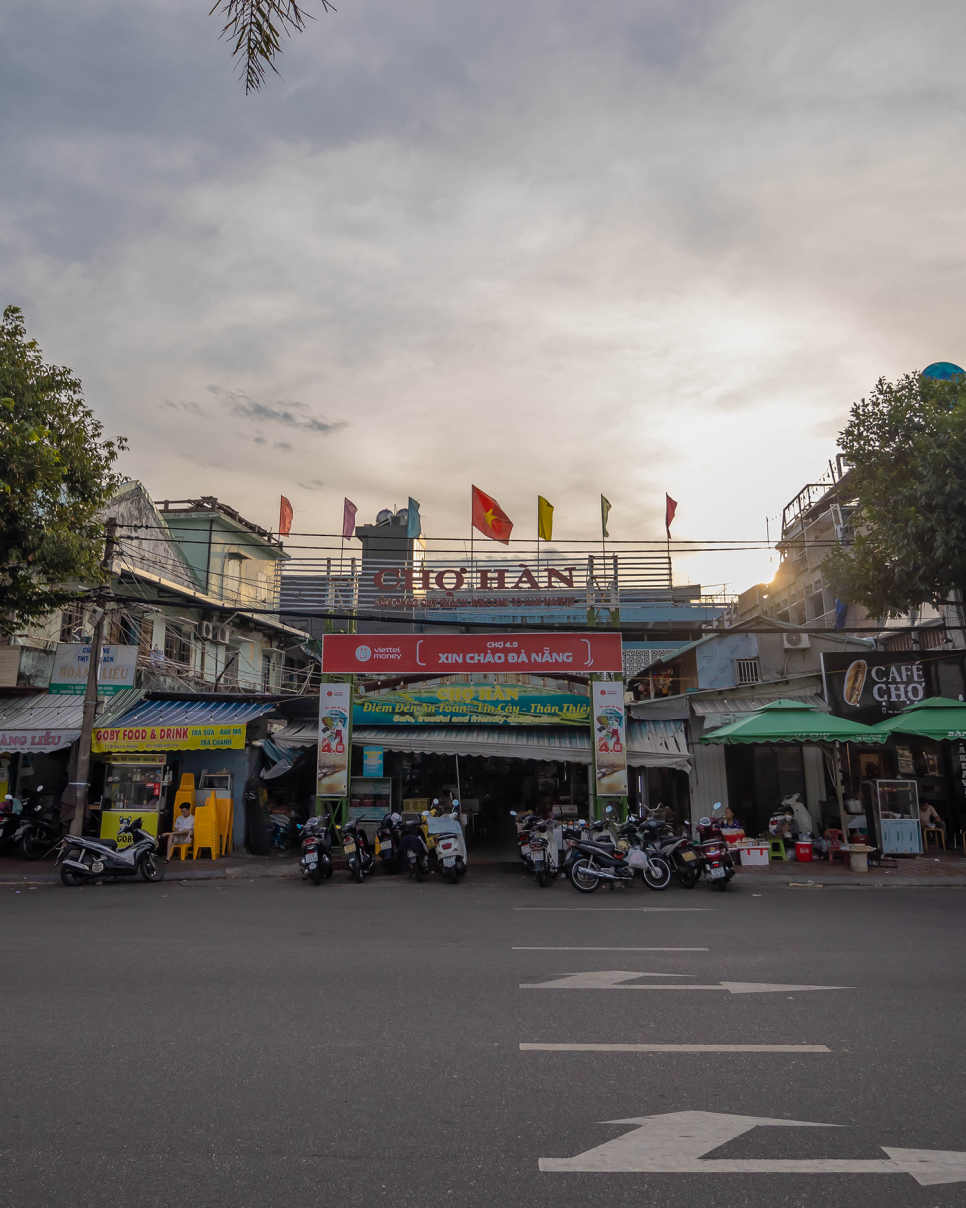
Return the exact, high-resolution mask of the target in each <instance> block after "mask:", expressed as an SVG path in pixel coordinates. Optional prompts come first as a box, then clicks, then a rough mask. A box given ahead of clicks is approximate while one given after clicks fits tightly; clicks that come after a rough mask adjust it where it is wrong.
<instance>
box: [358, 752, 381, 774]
mask: <svg viewBox="0 0 966 1208" xmlns="http://www.w3.org/2000/svg"><path fill="white" fill-rule="evenodd" d="M382 771H383V752H382V747H363V748H362V775H363V776H364V777H365V778H366V779H371V778H372V777H373V776H378V777H380V778H381V777H382Z"/></svg>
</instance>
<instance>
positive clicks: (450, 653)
mask: <svg viewBox="0 0 966 1208" xmlns="http://www.w3.org/2000/svg"><path fill="white" fill-rule="evenodd" d="M322 670H323V672H329V673H334V674H336V675H347V674H351V673H353V672H364V673H367V674H369V675H383V674H386V673H387V672H388V673H389V674H403V675H421V674H422V675H433V674H444V675H445V674H450V675H452V674H453V673H454V671H456V672H460V671H523V672H535V673H537V674H541V673H546V672H549V673H551V674H552V673H553V672H554V671H564V672H575V671H576V672H603V671H614V672H618V673H619V672H620V671H621V670H622V663H621V635H620V634H619V633H589V634H582V633H538V634H524V633H499V634H488V633H483V634H465V633H460V634H429V635H417V634H399V635H392V636H387V635H384V634H348V633H330V634H326V636H325V637H324V638H323V639H322Z"/></svg>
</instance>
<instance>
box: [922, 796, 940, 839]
mask: <svg viewBox="0 0 966 1208" xmlns="http://www.w3.org/2000/svg"><path fill="white" fill-rule="evenodd" d="M919 823H920V825H921V826H922V828H923V830H925V828H926V827H927V826H930V827H938V828H939V830H941V831H942V833H943V841H945V839H946V823H945V822H943V820H942V818H940V817H939V815H938V814H937V813H936V809H935V807H934V806H932V805H930V804H929V802H928V801H924V802H921V803H920V805H919Z"/></svg>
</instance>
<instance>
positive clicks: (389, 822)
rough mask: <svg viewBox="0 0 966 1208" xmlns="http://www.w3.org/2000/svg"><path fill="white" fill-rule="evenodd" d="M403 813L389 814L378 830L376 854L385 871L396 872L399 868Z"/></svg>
mask: <svg viewBox="0 0 966 1208" xmlns="http://www.w3.org/2000/svg"><path fill="white" fill-rule="evenodd" d="M401 825H402V814H396V813H391V814H387V815H386V816H385V818H383V820H382V822H381V823H380V824H379V829H378V830H377V831H376V855H377V856H378V857H379V862H380V863H381V864H382V867H383V871H385V872H387V873H395V872H396V871H397V869H398V868H399V843H400V840H401V839H402V831H401V830H400V827H401Z"/></svg>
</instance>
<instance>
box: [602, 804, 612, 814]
mask: <svg viewBox="0 0 966 1208" xmlns="http://www.w3.org/2000/svg"><path fill="white" fill-rule="evenodd" d="M613 812H614V807H613V806H612V805H609V806H608V807H607V809H605V810H604V813H605V814H612V813H613Z"/></svg>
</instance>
